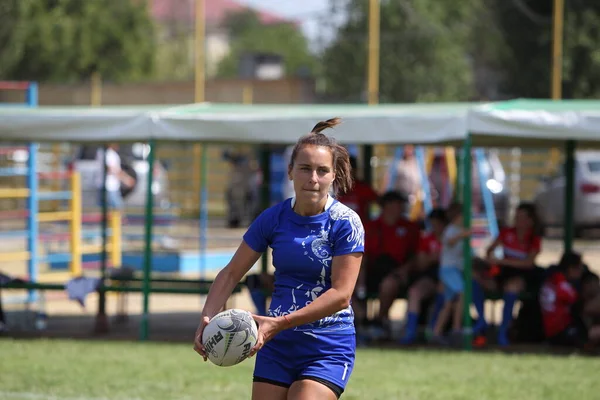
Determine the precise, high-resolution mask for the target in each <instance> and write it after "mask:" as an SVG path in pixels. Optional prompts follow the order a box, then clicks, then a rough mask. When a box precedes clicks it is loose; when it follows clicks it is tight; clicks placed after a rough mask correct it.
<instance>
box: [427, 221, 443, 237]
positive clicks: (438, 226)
mask: <svg viewBox="0 0 600 400" xmlns="http://www.w3.org/2000/svg"><path fill="white" fill-rule="evenodd" d="M429 222H430V223H431V229H433V233H434V234H435V235H436V236H441V235H442V233H444V228H445V227H446V224H444V221H441V220H439V219H436V218H432V219H430V220H429Z"/></svg>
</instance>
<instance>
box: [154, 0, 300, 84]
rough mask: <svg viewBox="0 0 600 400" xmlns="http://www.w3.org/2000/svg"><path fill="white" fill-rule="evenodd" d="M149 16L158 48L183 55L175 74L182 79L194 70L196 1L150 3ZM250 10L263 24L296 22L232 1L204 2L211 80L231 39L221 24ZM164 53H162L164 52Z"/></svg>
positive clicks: (214, 0)
mask: <svg viewBox="0 0 600 400" xmlns="http://www.w3.org/2000/svg"><path fill="white" fill-rule="evenodd" d="M150 3H151V10H150V12H151V16H152V18H153V19H154V21H155V22H156V23H157V26H158V30H159V46H160V47H161V48H163V49H164V51H177V50H179V51H180V52H179V53H180V54H182V55H185V59H181V60H180V62H181V63H184V64H182V65H180V69H181V70H180V71H175V74H176V75H179V76H180V77H181V78H189V76H185V75H186V74H187V72H186V71H193V68H194V39H195V33H194V32H195V31H194V26H195V17H196V13H195V0H150ZM249 9H250V10H253V11H255V12H256V14H257V15H258V18H259V20H260V21H261V22H262V23H263V24H281V23H289V24H293V25H297V23H296V21H293V20H289V19H286V18H284V17H281V16H278V15H276V14H273V13H269V12H265V11H261V10H254V9H251V8H249V7H247V6H245V5H242V4H240V3H238V2H236V1H234V0H205V17H206V34H205V35H206V68H207V71H206V72H207V76H208V77H213V76H214V75H215V74H216V72H217V67H218V65H219V62H220V61H221V60H222V59H223V58H224V57H225V56H227V55H228V54H229V51H230V40H229V34H228V32H227V30H226V29H225V28H224V27H223V23H224V22H225V19H226V18H227V15H228V14H230V13H235V12H240V11H244V10H249ZM163 54H164V53H163ZM182 58H184V57H182Z"/></svg>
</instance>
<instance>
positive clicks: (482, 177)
mask: <svg viewBox="0 0 600 400" xmlns="http://www.w3.org/2000/svg"><path fill="white" fill-rule="evenodd" d="M475 160H476V161H477V175H478V176H479V188H480V189H481V195H482V196H483V205H484V207H485V216H486V219H487V223H488V230H489V231H490V235H491V236H492V238H496V237H498V219H497V218H496V209H495V208H494V198H493V197H492V192H491V190H490V189H488V187H487V181H488V179H489V176H488V174H486V173H485V172H484V165H485V162H486V160H485V151H484V149H481V148H479V149H475Z"/></svg>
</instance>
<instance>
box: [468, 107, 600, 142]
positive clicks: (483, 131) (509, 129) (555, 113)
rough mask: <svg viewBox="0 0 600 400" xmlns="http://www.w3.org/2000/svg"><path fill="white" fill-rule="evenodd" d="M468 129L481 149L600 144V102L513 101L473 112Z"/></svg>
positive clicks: (469, 118)
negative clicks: (570, 142)
mask: <svg viewBox="0 0 600 400" xmlns="http://www.w3.org/2000/svg"><path fill="white" fill-rule="evenodd" d="M468 129H469V131H470V132H471V135H472V139H473V144H474V145H476V146H477V145H478V146H496V147H497V146H510V147H546V146H561V145H563V144H564V142H565V141H566V140H575V141H577V142H578V145H579V146H580V147H588V146H593V147H598V146H599V145H600V101H589V100H563V101H553V100H524V99H518V100H511V101H504V102H498V103H489V104H485V105H481V106H478V107H474V108H472V109H471V110H469V114H468Z"/></svg>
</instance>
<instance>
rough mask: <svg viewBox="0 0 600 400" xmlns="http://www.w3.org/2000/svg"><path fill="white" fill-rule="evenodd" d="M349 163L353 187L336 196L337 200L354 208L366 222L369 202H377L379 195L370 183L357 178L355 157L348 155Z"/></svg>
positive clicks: (368, 218)
mask: <svg viewBox="0 0 600 400" xmlns="http://www.w3.org/2000/svg"><path fill="white" fill-rule="evenodd" d="M350 165H351V166H352V178H353V179H354V187H353V188H352V189H351V190H350V191H349V192H348V193H344V194H342V195H340V196H338V198H337V200H338V201H339V202H340V203H342V204H344V205H346V206H347V207H349V208H351V209H352V210H354V211H355V212H356V213H357V214H358V216H359V217H360V219H361V220H362V222H363V224H366V223H367V222H368V221H369V220H370V219H371V218H370V217H369V209H370V207H371V204H374V203H377V200H378V199H379V195H378V194H377V192H375V190H373V188H372V187H371V185H369V184H368V183H366V182H364V181H362V180H361V179H359V178H358V169H357V163H356V157H350Z"/></svg>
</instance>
